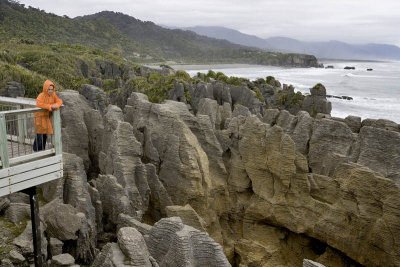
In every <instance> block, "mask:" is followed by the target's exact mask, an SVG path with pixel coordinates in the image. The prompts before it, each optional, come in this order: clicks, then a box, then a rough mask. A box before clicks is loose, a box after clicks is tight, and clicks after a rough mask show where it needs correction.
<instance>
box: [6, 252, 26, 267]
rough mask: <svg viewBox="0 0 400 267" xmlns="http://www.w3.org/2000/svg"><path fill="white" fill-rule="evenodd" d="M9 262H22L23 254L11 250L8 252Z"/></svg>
mask: <svg viewBox="0 0 400 267" xmlns="http://www.w3.org/2000/svg"><path fill="white" fill-rule="evenodd" d="M9 256H10V260H11V262H13V263H15V264H22V263H23V262H24V261H25V258H24V256H22V255H21V254H20V253H19V252H18V251H16V250H14V249H13V250H11V251H10V253H9Z"/></svg>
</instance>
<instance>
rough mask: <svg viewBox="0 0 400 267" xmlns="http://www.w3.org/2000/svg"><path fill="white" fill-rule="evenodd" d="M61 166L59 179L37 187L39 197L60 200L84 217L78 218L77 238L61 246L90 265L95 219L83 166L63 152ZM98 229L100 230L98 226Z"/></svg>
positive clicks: (79, 161) (77, 159) (80, 161)
mask: <svg viewBox="0 0 400 267" xmlns="http://www.w3.org/2000/svg"><path fill="white" fill-rule="evenodd" d="M63 164H64V165H63V178H62V179H58V180H55V181H51V182H49V183H46V184H43V185H41V188H42V192H43V198H44V199H45V200H46V201H53V200H56V201H57V200H61V199H62V200H63V202H64V203H65V204H70V205H71V206H72V207H73V208H75V209H76V213H78V212H80V213H82V214H85V215H84V216H81V217H80V221H81V227H80V228H79V233H78V235H77V236H78V238H77V239H74V238H69V240H70V242H68V243H67V244H66V245H65V251H68V253H70V254H72V255H73V256H74V257H75V258H76V259H79V260H80V261H82V262H90V261H91V260H93V259H94V256H95V255H94V252H95V247H96V236H97V221H98V220H97V217H96V209H95V207H94V206H93V204H92V197H91V195H90V194H89V186H88V183H87V176H86V172H85V167H84V164H83V160H82V159H81V158H80V157H78V156H77V155H74V154H69V153H63ZM99 227H100V229H99V230H100V231H101V225H99ZM55 237H57V236H55ZM71 240H74V241H71ZM64 241H65V240H64Z"/></svg>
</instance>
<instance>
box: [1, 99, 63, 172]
mask: <svg viewBox="0 0 400 267" xmlns="http://www.w3.org/2000/svg"><path fill="white" fill-rule="evenodd" d="M0 103H5V104H7V105H9V106H13V107H16V108H17V109H13V110H5V111H0V169H2V168H8V167H10V166H11V165H14V164H19V163H21V162H22V161H26V160H27V159H28V160H35V159H36V158H38V157H39V156H43V155H50V154H56V155H59V154H61V153H62V141H61V118H60V110H53V112H52V121H53V123H52V124H53V131H54V133H53V136H52V141H51V143H52V144H53V147H54V149H52V150H51V152H50V151H49V152H43V153H38V152H34V153H33V154H26V153H27V152H26V151H25V148H24V150H23V151H24V152H22V153H24V154H25V155H23V156H21V155H20V152H18V155H17V157H15V156H11V154H9V153H10V152H9V151H8V149H9V148H8V146H9V143H8V142H9V141H10V142H11V143H19V144H22V145H26V144H25V143H26V140H28V139H26V131H27V130H26V129H27V128H26V127H27V126H26V124H27V123H26V115H24V114H30V113H35V112H38V111H47V110H46V109H42V108H39V107H34V106H35V105H36V100H35V99H18V98H9V97H0ZM23 107H28V108H23ZM21 108H22V109H21ZM8 116H11V117H14V118H15V119H13V120H14V121H16V122H17V123H16V124H14V125H15V126H14V127H15V129H16V131H15V133H18V134H17V135H12V136H11V135H10V134H8V132H7V130H6V129H8V128H6V127H8V126H6V117H8ZM28 116H31V115H28ZM31 118H32V119H33V117H31ZM20 133H22V135H21V134H20ZM29 140H31V139H29ZM28 145H29V144H28ZM11 146H13V145H11ZM19 149H20V148H19V145H18V151H20V150H19ZM47 150H48V149H47ZM12 151H13V150H12ZM28 153H29V152H28Z"/></svg>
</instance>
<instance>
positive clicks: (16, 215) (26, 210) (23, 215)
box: [4, 203, 31, 223]
mask: <svg viewBox="0 0 400 267" xmlns="http://www.w3.org/2000/svg"><path fill="white" fill-rule="evenodd" d="M4 216H5V218H7V220H9V221H11V222H13V223H17V222H19V221H21V220H23V219H29V218H30V217H31V208H30V205H29V204H23V203H10V205H9V207H8V208H7V209H6V212H5V214H4Z"/></svg>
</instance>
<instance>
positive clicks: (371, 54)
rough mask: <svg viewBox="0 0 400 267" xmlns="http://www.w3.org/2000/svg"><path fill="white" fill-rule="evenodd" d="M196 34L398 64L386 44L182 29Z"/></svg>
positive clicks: (399, 55)
mask: <svg viewBox="0 0 400 267" xmlns="http://www.w3.org/2000/svg"><path fill="white" fill-rule="evenodd" d="M184 29H186V30H191V31H193V32H195V33H197V34H200V35H204V36H208V37H212V38H218V39H225V40H228V41H230V42H232V43H236V44H241V45H246V46H254V47H258V48H261V49H264V50H267V51H279V52H284V53H303V54H311V55H315V56H316V57H318V58H332V59H358V60H362V59H364V60H400V47H398V46H395V45H388V44H374V43H370V44H358V45H357V44H348V43H345V42H340V41H334V40H333V41H327V42H303V41H299V40H296V39H293V38H287V37H270V38H267V39H263V38H260V37H257V36H255V35H249V34H244V33H241V32H240V31H237V30H233V29H229V28H224V27H216V26H196V27H188V28H184Z"/></svg>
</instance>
